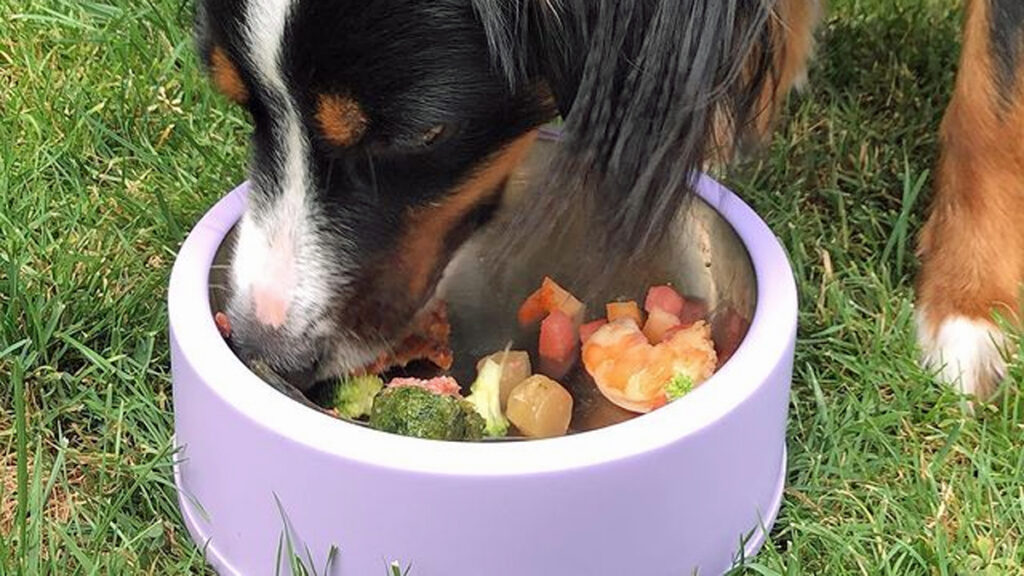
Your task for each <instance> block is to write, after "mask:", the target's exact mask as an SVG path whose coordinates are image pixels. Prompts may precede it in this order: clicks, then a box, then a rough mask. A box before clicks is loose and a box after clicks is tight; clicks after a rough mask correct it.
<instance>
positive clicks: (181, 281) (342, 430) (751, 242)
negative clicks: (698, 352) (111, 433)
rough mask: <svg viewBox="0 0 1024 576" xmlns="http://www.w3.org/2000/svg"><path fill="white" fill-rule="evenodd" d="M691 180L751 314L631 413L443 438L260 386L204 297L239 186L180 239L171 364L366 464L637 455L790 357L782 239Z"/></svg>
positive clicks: (277, 426)
mask: <svg viewBox="0 0 1024 576" xmlns="http://www.w3.org/2000/svg"><path fill="white" fill-rule="evenodd" d="M695 188H696V193H697V195H698V196H699V197H700V198H702V199H703V200H704V201H705V202H707V203H708V204H709V205H710V206H711V208H712V209H714V210H715V211H716V212H718V213H719V214H720V215H721V216H722V217H723V218H725V220H726V221H727V222H728V223H729V225H730V226H731V227H732V228H733V229H734V230H735V231H736V234H737V235H738V236H739V237H740V240H741V241H742V243H743V245H744V248H745V249H746V250H747V252H748V254H749V257H750V260H751V263H752V265H753V268H754V276H755V279H756V283H757V287H756V293H757V301H756V305H755V309H754V316H753V318H752V320H751V324H750V327H749V329H748V331H747V334H746V336H745V337H744V339H743V341H742V342H741V344H740V346H739V347H738V348H737V350H736V351H735V353H734V354H733V356H732V357H731V358H730V359H729V360H728V361H727V362H726V363H725V365H723V366H722V367H721V369H719V371H718V372H717V373H715V374H714V375H713V376H712V377H711V378H710V379H708V380H707V381H706V384H705V385H702V386H700V387H699V388H697V389H695V390H694V391H693V392H691V393H690V394H688V395H687V396H686V399H685V400H681V401H678V402H674V403H672V404H669V405H668V406H665V407H663V408H661V409H658V410H655V411H653V412H651V413H649V414H645V415H643V417H640V418H634V419H632V420H628V421H626V422H622V423H619V424H615V425H612V426H608V427H605V428H601V429H597V430H591V431H588V432H586V433H581V434H574V435H570V436H565V437H561V438H552V439H544V440H530V441H526V442H499V443H468V442H444V441H435V440H423V439H418V438H408V437H403V436H398V435H394V434H388V433H384V432H379V431H376V430H371V429H368V428H365V427H362V426H356V425H353V424H349V423H346V422H343V421H341V420H338V419H335V418H332V417H331V416H328V415H326V414H323V413H320V412H317V411H314V410H312V409H310V408H309V407H307V406H303V405H302V404H300V403H298V402H295V401H294V400H291V399H289V398H288V397H286V396H285V395H283V394H281V393H280V392H278V391H276V390H274V389H273V388H271V387H270V386H267V385H266V384H264V383H263V382H262V381H261V380H259V378H258V377H257V376H256V375H255V374H253V373H252V372H251V371H249V369H248V368H247V367H246V366H245V365H244V364H243V363H242V362H241V361H240V360H239V359H238V358H237V357H236V356H235V355H234V353H232V351H231V349H230V348H229V347H228V345H227V344H226V343H225V341H224V340H223V338H222V337H221V335H220V333H219V332H218V330H217V327H216V325H215V324H214V321H213V314H212V311H211V305H210V300H209V288H208V285H209V272H210V266H211V264H212V263H213V258H214V255H215V254H216V252H217V250H218V248H219V246H220V244H221V242H222V241H223V239H224V237H225V236H226V234H227V233H228V231H229V230H230V229H231V227H232V226H233V225H234V224H235V222H236V221H237V220H238V219H239V218H240V217H241V215H242V213H243V212H244V209H245V206H246V197H247V192H248V189H249V183H248V182H243V183H242V184H241V185H239V186H238V187H236V188H235V189H234V190H232V191H231V192H230V193H228V194H227V195H226V196H225V197H224V198H222V199H221V200H220V201H218V202H217V203H216V204H215V205H214V206H213V207H212V208H211V209H210V210H209V211H208V212H207V213H206V214H205V215H204V216H203V217H202V219H201V220H200V221H199V222H198V224H197V225H196V226H195V227H194V228H193V230H192V231H191V232H190V233H189V235H188V237H187V238H186V239H185V242H184V243H183V244H182V246H181V249H180V251H179V253H178V256H177V258H176V260H175V263H174V266H173V269H172V272H171V279H170V285H169V288H168V297H167V298H168V320H169V330H170V337H171V340H172V345H175V346H177V349H178V353H179V355H180V357H179V358H178V359H177V360H178V361H183V362H186V363H187V364H188V365H189V366H190V367H191V368H192V370H194V371H195V374H196V376H197V377H198V379H199V380H200V381H201V383H202V385H205V386H207V387H208V388H209V389H210V390H211V391H212V392H213V393H214V394H216V395H217V396H219V397H220V399H221V400H223V402H225V403H226V404H227V405H229V406H230V407H231V408H233V409H234V410H236V411H238V412H239V413H241V414H242V415H244V416H245V417H247V418H248V419H250V420H251V421H252V422H254V423H256V424H257V425H259V426H261V427H263V428H265V429H266V430H267V431H269V432H270V433H272V434H275V435H278V436H281V437H284V438H287V439H288V440H290V441H291V442H292V443H293V444H295V445H297V446H302V447H304V448H306V449H309V450H314V451H317V452H321V453H324V454H326V455H329V456H332V457H336V458H342V459H348V460H353V461H357V462H361V463H363V464H365V465H369V466H375V467H382V468H389V469H396V470H403V471H407V472H418V473H424V474H439V475H461V476H499V475H501V476H507V475H528V474H545V473H555V472H559V471H565V470H572V469H578V468H583V467H590V466H598V465H603V464H608V463H612V462H616V461H620V460H623V459H628V458H633V457H637V456H640V455H642V454H646V453H650V452H653V451H656V450H659V449H661V448H664V447H665V446H667V445H669V444H672V443H675V442H679V441H680V440H682V439H684V438H686V437H688V436H691V435H694V434H697V433H699V432H700V431H701V430H704V429H706V428H708V427H710V426H713V425H714V424H715V423H716V422H718V421H719V420H721V419H722V418H724V417H725V416H726V415H728V414H729V412H731V411H732V410H734V409H735V408H736V407H738V406H739V405H741V404H742V403H743V402H745V401H746V400H747V399H748V398H750V396H751V395H753V394H754V393H755V392H756V391H757V390H758V389H759V388H760V387H761V386H763V385H765V383H766V382H767V380H768V379H769V377H770V376H771V375H772V373H773V372H774V371H775V370H776V368H777V367H778V366H780V365H781V364H783V363H784V362H785V361H786V360H787V356H791V354H792V347H791V346H792V342H793V341H794V340H795V336H796V326H797V292H796V282H795V279H794V276H793V272H792V268H791V265H790V262H789V259H788V258H787V255H786V253H785V251H784V250H783V248H782V245H781V244H780V243H779V241H778V240H777V238H776V237H775V235H774V234H773V233H772V232H771V231H770V229H769V228H768V226H767V224H765V223H764V222H763V221H762V220H761V219H760V217H758V216H757V214H755V213H754V211H753V210H752V209H751V208H750V207H749V206H748V205H747V204H746V203H745V202H743V201H742V200H741V199H740V198H739V197H738V196H736V195H735V194H733V193H732V192H731V191H729V190H727V189H726V188H725V187H724V186H722V185H721V184H719V183H718V182H717V181H715V180H714V179H712V178H711V177H709V176H707V175H702V176H701V177H700V178H699V180H698V182H697V186H696V187H695ZM175 377H176V378H177V377H178V376H177V375H175ZM189 385H196V384H195V383H191V382H190V383H189Z"/></svg>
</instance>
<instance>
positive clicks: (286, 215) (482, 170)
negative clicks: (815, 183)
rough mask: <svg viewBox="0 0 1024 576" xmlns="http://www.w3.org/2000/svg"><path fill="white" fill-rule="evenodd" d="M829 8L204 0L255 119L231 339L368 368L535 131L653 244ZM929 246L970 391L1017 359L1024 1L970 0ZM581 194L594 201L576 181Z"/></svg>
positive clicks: (331, 365)
mask: <svg viewBox="0 0 1024 576" xmlns="http://www.w3.org/2000/svg"><path fill="white" fill-rule="evenodd" d="M821 9H822V6H821V5H820V2H819V1H818V0H334V1H331V2H324V1H317V0H204V1H203V2H202V4H201V6H200V7H199V10H198V13H197V16H198V17H197V31H198V40H199V46H200V50H201V54H202V55H203V57H204V59H205V61H206V62H207V64H208V68H209V71H210V74H211V76H212V79H213V83H214V84H215V85H216V86H217V87H218V88H219V89H220V91H222V92H223V93H224V94H226V95H227V96H228V97H229V98H231V99H232V100H234V101H236V102H237V103H238V104H239V105H241V106H244V107H245V108H246V110H248V112H249V115H250V117H251V119H252V124H253V141H252V161H251V167H250V177H251V180H252V183H253V189H252V193H251V197H250V207H249V210H248V212H247V213H246V215H245V216H244V218H243V220H242V222H241V225H240V227H239V237H238V245H237V249H236V253H235V258H234V261H233V268H232V283H233V288H234V297H233V299H232V301H231V303H230V309H229V314H230V316H231V318H232V323H233V330H234V341H235V342H234V343H235V345H236V347H237V349H238V350H239V351H240V353H241V354H242V356H243V358H255V357H259V358H261V359H263V360H264V361H265V362H267V363H268V364H270V365H271V366H273V367H274V368H275V369H277V370H278V371H280V372H281V373H282V374H286V375H295V376H298V375H299V374H314V373H315V374H316V375H318V376H321V377H324V376H328V375H333V374H337V373H340V372H344V371H346V370H350V369H354V368H357V367H359V366H363V365H365V364H366V363H368V362H369V361H370V360H372V359H373V358H375V357H376V356H377V355H378V353H379V352H381V350H382V349H384V348H385V347H387V346H388V343H389V342H390V341H391V340H393V339H394V338H395V336H396V333H397V330H398V329H400V328H401V327H403V326H405V325H406V324H408V322H409V319H410V318H411V317H412V316H413V315H414V314H415V313H416V311H417V310H419V309H420V308H421V307H422V306H423V304H424V303H425V302H426V301H427V300H428V299H429V298H430V296H431V294H432V292H433V289H434V286H435V284H436V283H437V280H438V278H439V275H440V273H441V271H442V270H443V268H444V266H445V265H446V264H447V262H448V260H449V259H450V257H451V255H452V253H453V251H454V250H455V249H456V248H457V247H458V246H459V245H460V244H461V243H462V242H463V241H464V240H465V239H466V238H467V237H468V236H469V235H470V234H471V233H472V232H473V231H474V230H475V229H476V228H478V227H479V226H481V225H482V224H483V223H484V222H486V221H487V219H488V218H489V216H490V215H491V213H492V212H493V211H494V208H495V206H496V205H497V202H498V200H499V198H498V196H499V194H500V191H501V190H502V189H503V188H504V186H503V185H504V183H505V180H506V178H507V176H508V175H509V173H510V172H511V170H512V169H513V168H514V167H515V166H516V165H517V163H519V162H520V161H521V160H522V159H523V158H524V155H525V153H526V151H527V150H528V148H529V147H530V144H531V142H532V139H533V137H534V135H535V133H536V130H537V127H538V126H540V125H541V124H543V123H545V122H547V121H549V120H551V119H552V118H554V117H555V116H557V115H558V114H561V115H562V116H563V117H564V118H565V121H566V132H567V142H566V144H565V146H563V147H562V152H561V154H562V156H563V157H562V158H561V160H560V161H561V162H562V164H561V165H562V166H563V167H564V172H565V173H566V174H569V175H570V176H571V178H572V179H574V180H575V182H577V183H582V184H585V185H581V186H580V187H581V189H586V190H587V194H589V195H590V196H589V197H590V199H591V200H593V201H594V202H593V204H594V205H596V206H599V207H600V210H599V212H598V213H596V214H595V218H596V220H598V222H596V223H595V226H599V227H600V228H601V229H602V230H604V231H606V234H607V235H608V236H614V237H616V238H619V239H620V240H622V242H620V244H623V243H625V244H639V243H641V242H643V241H645V240H650V239H651V238H656V237H657V235H658V233H659V231H660V230H662V229H664V228H665V224H666V222H667V219H668V218H670V217H671V215H672V214H674V213H675V211H676V210H677V209H678V208H679V206H681V204H682V202H683V201H684V199H685V198H686V195H687V191H688V189H689V186H690V184H691V182H692V181H691V179H690V176H689V175H691V174H693V173H694V170H696V169H700V168H701V167H703V166H705V165H706V164H708V163H710V162H727V161H729V160H730V159H731V158H732V156H733V155H734V152H735V150H736V149H739V148H741V147H742V146H743V145H744V144H745V143H747V142H756V141H757V140H758V139H759V137H764V136H765V135H767V134H768V132H769V131H770V129H771V125H772V121H773V117H774V115H775V112H776V110H777V108H778V106H779V103H780V102H781V101H782V100H783V99H784V98H785V96H786V94H787V93H788V91H789V90H790V89H791V88H792V87H793V86H795V85H798V84H799V83H800V82H801V81H802V79H803V75H804V71H805V66H806V64H807V60H808V58H809V57H810V54H811V52H812V35H813V31H814V27H815V24H816V22H817V21H818V19H819V16H820V12H821ZM968 10H969V15H968V18H967V25H966V34H965V47H964V53H963V64H962V68H961V71H960V74H959V77H958V79H957V84H956V92H955V95H954V97H953V101H952V104H951V105H950V108H949V111H948V113H947V116H946V119H945V122H944V124H943V128H942V142H943V153H942V158H941V161H940V167H939V171H938V181H937V188H936V198H935V205H934V207H933V209H932V214H931V217H930V219H929V221H928V224H927V226H926V229H925V231H924V235H923V238H922V242H921V257H922V260H923V270H922V273H921V277H920V285H919V290H918V311H919V314H918V317H919V338H920V342H921V344H922V347H923V350H924V353H925V355H924V357H925V359H926V361H927V362H928V363H929V364H931V365H933V366H935V367H940V366H945V367H944V368H943V369H942V370H941V374H942V375H943V377H944V378H945V379H946V380H948V381H950V382H957V383H958V385H959V386H960V388H961V389H962V390H964V391H966V392H968V393H977V394H979V395H982V396H983V395H985V394H988V393H989V392H991V391H992V389H993V385H994V383H995V382H996V381H997V380H998V377H999V376H1000V374H1001V372H1002V369H1003V363H1002V360H1001V357H1000V355H999V352H998V345H999V344H1000V342H1001V341H1002V340H1001V336H1000V334H999V333H998V331H997V330H996V329H995V328H994V325H993V324H992V322H991V321H990V318H991V314H992V312H993V311H994V310H996V309H1007V310H1016V306H1015V303H1016V301H1017V290H1018V285H1019V284H1020V282H1021V280H1022V275H1024V226H1019V225H1015V224H1014V222H1015V221H1016V218H1018V217H1020V215H1021V214H1024V98H1022V96H1021V92H1020V89H1021V86H1022V80H1024V75H1020V74H1018V72H1019V68H1020V62H1019V51H1020V48H1021V46H1022V44H1021V42H1022V37H1021V30H1022V27H1024V3H1022V2H1020V0H973V1H971V2H969V8H968ZM565 197H566V198H578V197H577V196H573V195H565Z"/></svg>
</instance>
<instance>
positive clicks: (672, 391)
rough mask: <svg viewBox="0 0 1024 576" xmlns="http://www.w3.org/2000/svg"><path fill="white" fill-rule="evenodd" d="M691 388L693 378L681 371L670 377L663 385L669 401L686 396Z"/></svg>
mask: <svg viewBox="0 0 1024 576" xmlns="http://www.w3.org/2000/svg"><path fill="white" fill-rule="evenodd" d="M691 390H693V378H691V377H690V376H689V375H688V374H683V373H682V372H680V373H678V374H676V375H675V376H673V377H672V380H671V381H670V382H669V383H668V386H666V387H665V396H666V397H667V398H668V401H669V402H672V401H673V400H678V399H680V398H682V397H683V396H686V395H687V394H689V393H690V391H691Z"/></svg>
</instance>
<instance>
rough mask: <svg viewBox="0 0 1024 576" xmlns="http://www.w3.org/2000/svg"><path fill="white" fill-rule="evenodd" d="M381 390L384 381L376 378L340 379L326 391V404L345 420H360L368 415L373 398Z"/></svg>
mask: <svg viewBox="0 0 1024 576" xmlns="http://www.w3.org/2000/svg"><path fill="white" fill-rule="evenodd" d="M381 388H384V381H383V380H381V379H380V377H378V376H371V375H367V376H352V377H348V378H342V379H341V380H340V381H339V382H338V383H337V384H336V385H335V386H334V387H333V388H331V389H330V390H329V391H328V393H327V395H328V398H327V402H326V404H327V406H328V407H329V408H334V409H335V410H337V411H338V414H341V415H342V416H344V417H346V418H352V419H356V418H362V417H363V416H368V415H369V414H370V410H371V409H372V408H373V398H374V396H376V395H377V393H378V392H380V391H381Z"/></svg>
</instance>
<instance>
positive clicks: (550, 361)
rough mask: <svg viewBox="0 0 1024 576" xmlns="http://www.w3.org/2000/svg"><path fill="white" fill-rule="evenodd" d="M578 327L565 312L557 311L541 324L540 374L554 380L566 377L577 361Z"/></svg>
mask: <svg viewBox="0 0 1024 576" xmlns="http://www.w3.org/2000/svg"><path fill="white" fill-rule="evenodd" d="M576 346H577V340H576V326H575V325H574V324H573V320H572V318H570V317H569V316H568V315H567V314H566V313H565V312H562V311H561V310H555V311H554V312H552V313H551V314H549V315H548V317H547V318H545V319H544V321H543V322H541V324H540V344H539V346H538V348H539V349H538V352H539V353H540V372H541V373H543V374H545V375H547V376H549V377H551V378H554V379H556V380H557V379H559V378H561V377H562V376H565V374H566V373H568V372H569V369H570V368H572V365H573V363H574V362H575V361H576Z"/></svg>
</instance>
